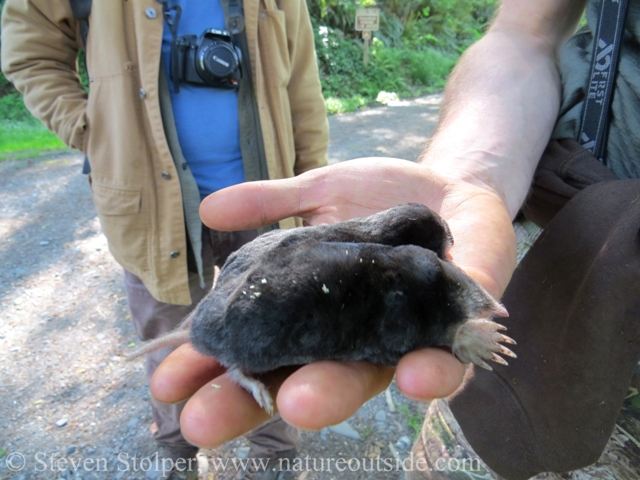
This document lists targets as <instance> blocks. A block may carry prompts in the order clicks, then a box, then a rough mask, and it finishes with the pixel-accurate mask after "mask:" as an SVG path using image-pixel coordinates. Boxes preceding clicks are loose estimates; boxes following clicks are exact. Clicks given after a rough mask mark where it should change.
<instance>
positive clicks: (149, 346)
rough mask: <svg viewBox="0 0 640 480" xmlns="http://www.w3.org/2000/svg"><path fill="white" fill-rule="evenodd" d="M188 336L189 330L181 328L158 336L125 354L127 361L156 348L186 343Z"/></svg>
mask: <svg viewBox="0 0 640 480" xmlns="http://www.w3.org/2000/svg"><path fill="white" fill-rule="evenodd" d="M189 338H190V332H189V330H184V329H181V330H176V331H174V332H171V333H167V334H166V335H164V336H162V337H160V338H156V339H155V340H151V341H150V342H148V343H146V344H144V345H143V346H142V347H140V348H138V349H137V350H136V351H134V352H133V353H131V355H127V361H128V362H130V361H131V360H135V359H136V358H139V357H141V356H142V355H145V354H147V353H149V352H153V351H155V350H158V349H159V348H163V347H173V346H178V345H182V344H184V343H187V342H188V341H189Z"/></svg>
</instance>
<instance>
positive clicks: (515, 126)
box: [422, 31, 560, 217]
mask: <svg viewBox="0 0 640 480" xmlns="http://www.w3.org/2000/svg"><path fill="white" fill-rule="evenodd" d="M505 64H506V65H509V68H504V66H505ZM559 102H560V83H559V77H558V73H557V69H556V66H555V55H554V52H553V51H552V50H551V47H549V46H547V45H545V44H544V43H543V42H541V41H536V40H535V39H532V38H531V37H530V36H527V35H514V34H513V33H512V34H506V33H504V32H501V31H493V32H490V33H489V34H487V36H485V37H484V39H483V40H481V41H480V42H478V43H477V44H476V45H474V46H473V47H472V48H471V49H470V50H469V51H468V52H467V54H466V55H465V56H464V57H463V58H462V60H461V61H460V63H459V65H458V67H457V68H456V70H455V71H454V73H453V74H452V77H451V80H450V81H449V84H448V87H447V90H446V92H445V100H444V104H443V108H442V114H441V121H440V124H439V126H438V130H437V132H436V134H435V135H434V137H433V140H432V142H431V144H430V145H429V147H428V149H427V150H426V152H425V154H424V155H423V158H422V163H424V164H426V165H429V166H430V167H432V168H433V169H435V170H436V171H437V172H439V173H441V174H443V175H445V176H447V177H449V178H454V179H460V180H463V181H467V182H471V183H474V184H476V185H480V186H484V187H488V188H490V189H491V190H494V191H495V192H496V193H497V194H498V195H499V196H500V197H501V198H502V199H503V201H504V203H505V205H506V207H507V209H508V211H509V214H510V215H511V216H512V217H513V216H514V215H515V214H516V212H517V211H518V209H519V207H520V205H521V204H522V202H523V200H524V197H525V195H526V193H527V190H528V187H529V183H530V181H531V177H532V175H533V171H534V169H535V166H536V164H537V162H538V160H539V159H540V155H541V154H542V151H543V149H544V147H545V145H546V143H547V141H548V139H549V136H550V134H551V129H552V127H553V124H554V121H555V118H556V115H557V112H558V107H559Z"/></svg>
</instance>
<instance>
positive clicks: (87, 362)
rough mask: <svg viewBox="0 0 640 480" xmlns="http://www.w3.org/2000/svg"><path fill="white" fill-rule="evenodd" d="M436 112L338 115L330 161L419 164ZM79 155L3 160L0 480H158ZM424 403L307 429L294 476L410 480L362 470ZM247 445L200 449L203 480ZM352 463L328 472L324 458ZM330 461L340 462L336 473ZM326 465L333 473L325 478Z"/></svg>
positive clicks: (386, 405)
mask: <svg viewBox="0 0 640 480" xmlns="http://www.w3.org/2000/svg"><path fill="white" fill-rule="evenodd" d="M439 105H440V96H439V95H437V94H436V95H430V96H426V97H422V98H418V99H413V100H410V101H399V102H395V103H393V104H392V105H389V106H385V107H380V108H373V109H368V110H362V111H359V112H356V113H353V114H347V115H341V116H334V117H331V118H330V124H331V138H332V142H331V147H330V160H331V162H339V161H344V160H348V159H351V158H357V157H364V156H393V157H399V158H405V159H408V160H415V159H416V158H417V156H418V155H419V153H420V151H421V150H422V148H423V147H424V145H425V143H426V141H427V138H428V136H429V135H430V134H431V133H432V131H433V128H434V127H435V122H436V120H437V114H438V108H439ZM81 164H82V157H81V156H80V155H79V154H77V153H64V154H58V155H56V156H52V157H49V158H45V159H39V160H32V161H29V160H24V161H16V162H4V163H0V266H1V267H0V318H1V319H2V328H1V329H0V419H1V420H0V425H1V426H2V429H1V430H0V455H1V454H3V453H4V455H3V456H2V458H1V459H0V478H3V479H4V478H13V479H16V480H17V479H25V480H26V479H32V478H35V479H55V478H65V479H114V478H115V479H145V478H149V479H153V478H156V476H154V474H153V473H152V472H150V471H147V470H148V469H149V467H148V465H149V462H150V461H152V460H153V458H154V457H153V455H154V453H155V452H156V448H155V444H154V442H153V440H152V439H151V437H150V433H149V428H150V425H151V423H152V420H151V409H150V404H149V402H148V400H149V392H148V383H147V381H146V379H145V375H144V371H143V362H142V361H140V362H132V363H126V362H125V360H124V358H125V356H126V355H127V353H128V352H130V351H131V349H132V348H133V346H134V345H135V344H138V343H139V341H138V339H137V338H136V334H135V332H134V330H133V327H132V325H131V322H130V317H129V313H128V311H127V305H126V299H125V293H124V288H123V275H122V269H121V268H120V267H119V266H118V265H117V264H116V263H115V261H114V260H113V258H112V257H111V256H110V254H109V252H108V249H107V244H106V240H105V238H104V237H103V236H102V234H101V231H100V223H99V221H98V218H97V216H96V212H95V209H94V207H93V204H92V201H91V195H90V192H89V186H88V184H87V179H86V177H85V176H83V175H82V174H81V173H80V171H81ZM423 410H424V405H420V404H416V403H414V402H411V401H409V400H407V399H406V398H404V397H403V396H402V395H401V394H400V393H399V392H398V390H397V388H396V387H395V386H394V385H392V386H391V387H390V388H389V390H388V391H387V392H385V393H384V394H381V395H379V396H378V397H376V398H375V399H373V400H371V401H370V402H368V403H367V404H366V405H364V406H363V407H362V408H361V409H360V410H359V411H358V413H357V414H356V415H354V416H353V417H352V418H350V419H349V420H348V422H347V423H346V424H343V425H340V426H339V427H337V428H331V429H330V428H327V429H323V430H322V431H320V432H303V433H302V443H301V445H300V448H299V457H300V458H301V459H303V460H304V459H305V458H306V457H307V456H308V457H309V458H310V459H316V463H315V467H314V464H313V463H311V464H310V469H309V470H308V471H307V470H305V471H298V472H296V473H295V474H293V475H292V476H291V477H290V478H297V479H298V480H316V479H318V480H329V479H336V480H337V479H360V478H363V479H364V478H367V479H388V478H401V477H402V473H401V472H399V471H397V470H394V471H386V472H384V471H383V472H377V471H371V472H365V471H363V469H355V466H356V465H362V464H363V459H375V458H377V457H380V458H381V459H382V461H384V460H387V463H382V464H383V465H386V464H390V463H393V464H394V465H395V462H396V459H404V458H406V457H407V455H408V454H409V451H410V448H411V443H412V441H413V438H414V435H415V430H414V427H419V425H420V423H421V414H422V411H423ZM246 451H247V447H246V441H245V440H244V439H242V438H240V439H237V440H235V441H233V442H229V443H227V444H225V445H223V446H222V447H220V448H218V449H215V450H203V451H202V453H203V454H204V455H206V457H204V456H202V458H201V460H202V459H204V460H205V462H206V460H208V469H209V473H208V474H206V475H201V478H203V479H204V478H206V479H214V478H215V479H225V478H232V477H233V472H232V471H231V470H233V467H232V466H229V467H228V468H227V469H226V471H222V470H221V469H216V462H217V461H218V460H220V459H229V460H236V459H238V458H242V456H243V455H246ZM339 458H344V459H346V461H349V460H351V459H356V460H357V461H358V463H357V464H356V461H355V460H351V463H349V464H348V465H349V467H354V468H349V469H347V471H345V472H339V471H337V470H336V469H335V468H332V469H331V471H328V470H327V468H326V466H327V465H330V464H329V463H324V464H321V463H320V462H321V460H323V459H324V461H325V462H328V459H334V460H333V461H335V459H339ZM218 465H220V464H218ZM334 465H335V464H334ZM323 467H324V468H323Z"/></svg>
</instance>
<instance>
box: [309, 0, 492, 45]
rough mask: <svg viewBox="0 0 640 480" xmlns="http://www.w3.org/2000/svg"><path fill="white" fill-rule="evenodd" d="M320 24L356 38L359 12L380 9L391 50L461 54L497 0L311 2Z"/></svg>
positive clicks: (380, 34)
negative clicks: (418, 50) (404, 48)
mask: <svg viewBox="0 0 640 480" xmlns="http://www.w3.org/2000/svg"><path fill="white" fill-rule="evenodd" d="M307 4H308V5H309V10H310V12H311V15H312V17H313V18H314V19H315V21H316V22H318V24H319V25H325V26H327V27H330V28H333V29H337V30H340V31H342V32H343V33H344V35H345V36H346V37H347V38H356V37H358V36H359V33H358V32H356V31H355V30H354V28H355V26H354V18H355V11H356V9H358V8H362V7H368V6H371V5H373V4H375V5H376V6H377V7H379V8H380V13H381V16H380V30H379V31H378V32H376V37H378V38H379V39H380V40H381V41H382V42H383V43H384V44H385V45H386V46H387V47H396V48H397V47H401V46H404V47H408V48H413V49H422V48H427V47H431V48H434V47H435V48H440V49H444V50H447V51H449V52H456V53H461V52H462V51H463V50H464V49H465V48H467V47H468V46H469V45H470V44H471V43H473V42H474V41H475V40H477V39H478V38H479V37H480V35H481V34H482V32H483V31H484V30H485V29H486V27H487V25H488V23H489V21H490V20H491V18H492V16H493V12H494V10H495V5H496V0H307Z"/></svg>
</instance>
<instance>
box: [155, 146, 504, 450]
mask: <svg viewBox="0 0 640 480" xmlns="http://www.w3.org/2000/svg"><path fill="white" fill-rule="evenodd" d="M409 202H418V203H423V204H425V205H427V206H428V207H430V208H432V209H433V210H435V211H437V212H439V213H440V215H442V216H443V217H444V218H445V219H446V220H447V222H448V224H449V227H450V229H451V232H452V234H453V237H454V241H455V244H454V246H453V248H452V249H451V251H450V254H451V257H452V259H453V260H454V261H455V262H456V263H457V264H458V265H459V266H460V267H461V268H463V269H464V270H465V272H466V273H467V274H468V275H470V276H471V277H473V278H474V279H475V280H476V281H478V282H479V283H480V284H481V285H482V286H483V287H484V288H485V289H486V290H487V291H489V292H490V293H491V294H493V295H494V296H496V297H498V296H500V295H501V293H502V292H503V290H504V288H505V287H506V285H507V283H508V281H509V278H510V275H511V272H512V271H513V267H514V265H515V239H514V234H513V229H512V227H511V220H510V218H509V215H508V213H507V212H506V209H505V207H504V205H503V203H502V201H501V199H500V198H499V197H498V195H497V194H495V193H494V192H492V191H491V190H489V189H488V188H482V187H480V186H477V185H472V184H470V183H467V182H462V181H458V180H456V179H452V178H444V177H440V176H438V175H437V174H436V173H435V172H433V171H432V170H430V169H429V168H427V167H426V166H424V165H419V164H415V163H411V162H407V161H404V160H396V159H359V160H352V161H350V162H343V163H340V164H337V165H333V166H330V167H326V168H322V169H318V170H314V171H311V172H307V173H306V174H304V175H300V176H298V177H295V178H291V179H286V180H276V181H268V182H251V183H244V184H240V185H237V186H234V187H231V188H228V189H225V190H222V191H219V192H217V193H215V194H213V195H211V196H209V197H207V198H206V199H205V200H204V202H203V203H202V205H201V208H200V214H201V217H202V219H203V221H204V222H205V223H206V224H207V225H208V226H210V227H211V228H214V229H217V230H243V229H250V228H256V227H258V226H261V225H267V224H270V223H273V222H275V221H277V220H279V219H282V218H286V217H289V216H300V217H302V218H303V219H304V220H305V222H306V223H308V224H309V225H318V224H322V223H331V222H335V221H341V220H347V219H349V218H353V217H364V216H368V215H371V214H373V213H375V212H378V211H381V210H385V209H387V208H391V207H393V206H396V205H399V204H403V203H409ZM223 374H224V368H223V367H221V366H220V365H219V364H218V363H217V361H216V360H215V359H212V358H208V357H205V356H203V355H201V354H200V353H198V352H196V351H195V350H193V348H192V347H191V346H190V345H185V346H183V347H181V348H179V349H178V350H176V351H175V352H174V353H173V354H171V355H170V356H169V357H168V358H167V359H166V360H165V361H164V362H163V363H162V364H161V365H160V367H159V368H158V370H157V371H156V374H155V375H154V377H153V379H152V383H151V389H152V394H153V395H154V397H155V398H156V399H158V400H160V401H163V402H168V403H173V402H178V401H181V400H184V399H186V398H189V397H190V399H189V402H188V403H187V405H186V406H185V409H184V411H183V413H182V418H181V426H182V432H183V435H184V436H185V437H186V438H187V439H188V440H189V441H191V442H193V443H195V444H197V445H202V446H214V445H219V444H221V443H223V442H224V441H227V440H230V439H232V438H235V437H236V436H239V435H242V434H243V433H246V432H247V431H249V430H251V429H253V428H255V427H256V426H257V425H259V424H260V423H262V422H264V421H265V420H267V418H268V417H267V414H266V412H264V411H263V410H262V409H261V408H260V407H259V406H258V405H257V404H256V403H255V402H254V400H253V398H252V397H251V396H250V395H249V394H248V393H247V392H246V391H244V389H242V388H241V387H239V386H237V385H235V384H233V383H232V382H231V381H230V380H229V379H228V378H226V376H224V375H223ZM393 374H394V369H391V368H386V367H380V366H376V365H372V364H370V363H367V362H332V361H323V362H316V363H313V364H309V365H306V366H303V367H301V368H299V369H297V370H295V371H294V372H292V371H291V370H290V369H283V370H280V371H278V372H274V373H273V374H271V375H269V376H267V377H266V378H261V379H262V380H264V381H265V383H266V384H267V385H269V387H270V389H271V393H272V394H275V393H276V392H277V397H276V405H277V408H278V410H279V412H280V413H281V415H282V417H283V418H284V419H285V420H287V421H288V422H290V423H292V424H294V425H297V426H299V427H302V428H306V429H319V428H322V427H324V426H326V425H332V424H336V423H339V422H341V421H343V420H345V419H346V418H348V417H349V416H351V415H352V414H353V413H355V411H356V410H357V409H358V408H359V407H360V406H361V405H362V404H363V403H364V402H365V401H367V400H368V399H370V398H371V397H373V396H375V395H376V394H378V393H380V392H381V391H382V390H384V389H385V388H386V386H387V385H388V383H389V382H390V381H391V379H392V378H393ZM463 374H464V366H463V365H462V364H461V363H460V362H459V361H458V360H457V359H455V357H453V356H452V355H451V354H449V353H447V352H445V351H443V350H441V349H435V348H432V349H423V350H419V351H415V352H411V353H409V354H407V355H406V356H405V357H403V358H402V359H401V361H400V363H399V364H398V367H397V369H396V381H397V384H398V387H399V388H400V390H401V391H403V393H405V394H406V395H407V396H409V397H411V398H415V399H420V400H427V399H432V398H437V397H443V396H447V395H449V394H451V393H452V392H453V391H454V390H455V389H456V388H457V387H458V385H459V384H460V382H461V380H462V376H463ZM214 379H215V380H214ZM212 382H213V383H215V384H217V385H219V386H220V387H221V388H211V386H210V384H211V383H212ZM203 385H204V386H203ZM274 397H275V395H274Z"/></svg>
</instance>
